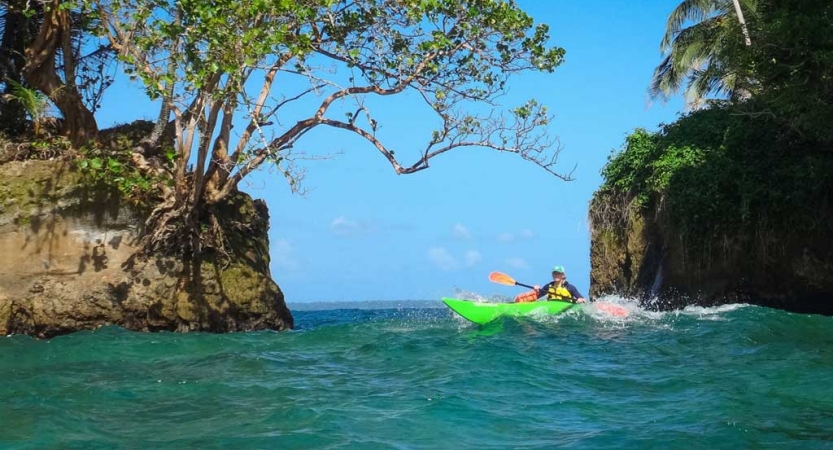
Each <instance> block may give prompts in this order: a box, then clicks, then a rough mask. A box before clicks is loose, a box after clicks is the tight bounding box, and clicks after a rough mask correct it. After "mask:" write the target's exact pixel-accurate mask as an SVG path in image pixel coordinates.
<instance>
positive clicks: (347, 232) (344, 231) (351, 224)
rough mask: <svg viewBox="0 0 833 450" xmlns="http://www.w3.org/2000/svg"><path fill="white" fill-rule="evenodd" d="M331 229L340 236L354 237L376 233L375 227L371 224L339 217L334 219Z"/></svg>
mask: <svg viewBox="0 0 833 450" xmlns="http://www.w3.org/2000/svg"><path fill="white" fill-rule="evenodd" d="M330 229H331V230H333V233H335V234H337V235H339V236H353V235H357V234H363V233H372V232H373V231H375V230H374V228H373V226H371V225H369V224H366V223H362V222H357V221H355V220H352V219H348V218H346V217H344V216H339V217H336V218H335V219H333V221H332V222H331V223H330Z"/></svg>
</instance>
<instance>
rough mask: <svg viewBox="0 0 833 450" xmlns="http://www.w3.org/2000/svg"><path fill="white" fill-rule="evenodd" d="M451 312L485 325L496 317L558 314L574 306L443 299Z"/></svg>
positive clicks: (542, 302)
mask: <svg viewBox="0 0 833 450" xmlns="http://www.w3.org/2000/svg"><path fill="white" fill-rule="evenodd" d="M443 303H445V304H446V305H447V306H448V307H449V308H451V310H452V311H454V312H456V313H457V314H459V315H460V316H462V317H463V318H465V319H467V320H469V321H471V322H474V323H476V324H478V325H484V324H487V323H489V322H491V321H493V320H495V319H497V318H498V317H504V316H508V317H520V316H530V315H555V314H560V313H562V312H564V311H566V310H568V309H570V308H572V307H573V306H575V304H573V303H570V302H563V301H558V300H553V301H540V302H528V303H483V302H474V301H471V300H460V299H456V298H443Z"/></svg>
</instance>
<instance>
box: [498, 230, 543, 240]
mask: <svg viewBox="0 0 833 450" xmlns="http://www.w3.org/2000/svg"><path fill="white" fill-rule="evenodd" d="M534 237H535V233H534V232H533V231H532V230H530V229H529V228H524V229H523V230H521V231H520V232H519V233H517V234H516V233H509V232H503V233H500V234H498V235H497V241H498V242H502V243H509V242H515V241H516V240H518V239H532V238H534Z"/></svg>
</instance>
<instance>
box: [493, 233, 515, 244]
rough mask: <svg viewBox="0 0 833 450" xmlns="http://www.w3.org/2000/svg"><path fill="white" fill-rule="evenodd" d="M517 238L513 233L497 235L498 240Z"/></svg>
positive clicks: (509, 240) (510, 240)
mask: <svg viewBox="0 0 833 450" xmlns="http://www.w3.org/2000/svg"><path fill="white" fill-rule="evenodd" d="M514 240H515V235H514V234H512V233H500V234H499V235H497V241H498V242H512V241H514Z"/></svg>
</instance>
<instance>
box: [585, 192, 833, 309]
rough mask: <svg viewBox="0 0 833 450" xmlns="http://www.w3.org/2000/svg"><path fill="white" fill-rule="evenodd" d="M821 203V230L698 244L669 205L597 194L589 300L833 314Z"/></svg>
mask: <svg viewBox="0 0 833 450" xmlns="http://www.w3.org/2000/svg"><path fill="white" fill-rule="evenodd" d="M818 200H819V201H818V203H816V205H818V206H819V208H818V210H817V216H816V217H817V219H816V221H815V223H816V224H818V226H815V227H808V228H809V229H807V228H805V229H804V230H801V231H795V232H792V233H783V232H781V233H778V232H774V231H772V230H771V229H768V228H767V224H766V223H765V222H759V223H757V224H755V226H754V227H753V228H752V229H751V230H750V229H746V228H737V229H735V230H733V231H727V232H724V233H719V234H715V235H714V236H712V237H711V239H708V240H706V241H698V242H700V243H699V244H693V243H692V242H691V241H690V240H689V239H688V238H687V234H686V233H685V232H683V231H682V230H680V229H678V228H677V227H676V226H675V225H674V223H675V222H679V220H677V221H675V220H671V218H670V217H668V212H667V211H666V210H665V209H664V208H663V202H661V201H660V202H657V203H655V206H654V207H653V208H649V209H641V208H638V207H636V206H635V202H633V198H629V197H628V196H627V195H624V194H621V193H615V192H610V191H606V192H597V193H596V195H595V196H594V198H593V201H592V202H591V206H590V214H589V216H590V223H591V248H590V259H591V261H590V263H591V274H590V283H591V286H590V295H591V296H600V295H604V294H612V293H616V294H620V295H624V296H627V297H631V298H637V299H640V300H641V301H642V303H643V304H644V305H646V306H650V307H654V308H657V309H672V308H680V307H684V306H687V305H703V306H711V305H718V304H725V303H738V302H744V303H752V304H757V305H762V306H769V307H775V308H779V309H785V310H789V311H794V312H801V313H819V314H826V315H833V244H832V243H833V227H831V226H830V225H829V224H831V223H833V209H831V207H830V206H831V205H830V203H829V201H828V200H827V199H825V198H819V199H818ZM795 206H796V207H801V206H800V205H795ZM678 219H679V218H678Z"/></svg>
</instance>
